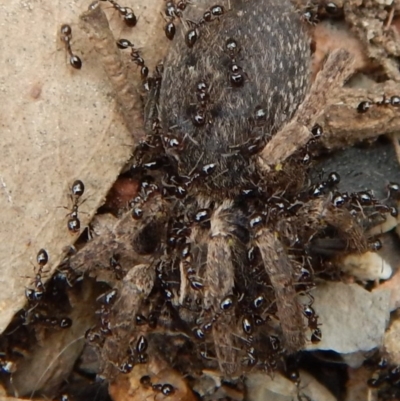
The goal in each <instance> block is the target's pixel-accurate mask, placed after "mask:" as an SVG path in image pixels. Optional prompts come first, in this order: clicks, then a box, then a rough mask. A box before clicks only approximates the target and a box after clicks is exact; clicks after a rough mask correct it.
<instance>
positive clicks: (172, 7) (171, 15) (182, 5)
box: [164, 0, 187, 40]
mask: <svg viewBox="0 0 400 401" xmlns="http://www.w3.org/2000/svg"><path fill="white" fill-rule="evenodd" d="M186 6H187V2H186V1H185V0H180V1H178V3H177V4H174V3H173V2H172V1H168V2H167V4H166V5H165V11H164V13H165V16H166V18H167V19H168V22H167V24H166V25H165V28H164V32H165V36H166V37H167V38H168V39H169V40H172V39H173V38H174V36H175V33H176V28H175V24H174V20H175V18H182V11H184V10H185V9H186Z"/></svg>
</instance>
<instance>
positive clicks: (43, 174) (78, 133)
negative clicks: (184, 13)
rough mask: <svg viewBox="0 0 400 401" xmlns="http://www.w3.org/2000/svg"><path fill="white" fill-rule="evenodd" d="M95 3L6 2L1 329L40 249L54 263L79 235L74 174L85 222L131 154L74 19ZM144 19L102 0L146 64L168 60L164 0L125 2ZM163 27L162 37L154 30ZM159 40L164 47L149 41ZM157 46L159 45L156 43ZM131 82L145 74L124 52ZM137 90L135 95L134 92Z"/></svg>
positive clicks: (1, 80)
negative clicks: (72, 60)
mask: <svg viewBox="0 0 400 401" xmlns="http://www.w3.org/2000/svg"><path fill="white" fill-rule="evenodd" d="M89 3H90V2H89V1H87V2H81V1H78V0H76V1H69V2H61V1H58V2H46V1H43V0H42V1H38V2H23V1H21V2H10V1H7V0H0V10H1V15H2V23H1V25H0V30H1V39H0V51H1V54H2V58H1V61H0V63H1V72H0V96H1V103H2V108H1V111H0V118H1V123H2V124H1V126H2V141H1V145H0V146H1V149H2V152H1V156H2V157H1V158H0V221H1V225H2V229H1V231H0V236H1V237H0V266H1V271H2V276H1V279H0V330H1V331H3V330H4V328H5V327H6V326H7V324H8V322H9V321H10V319H11V317H12V316H13V315H14V313H15V312H16V311H17V310H18V309H20V308H21V307H22V306H23V304H24V303H25V297H24V289H25V287H26V286H28V285H29V284H30V282H31V279H29V278H26V277H25V276H31V277H32V276H33V274H34V273H33V265H34V262H35V259H36V254H37V252H38V251H39V249H41V248H45V249H46V250H47V252H48V254H49V256H50V261H49V266H50V267H51V269H54V268H55V267H56V266H57V265H58V264H59V262H60V260H61V258H62V257H63V254H64V252H65V249H66V248H68V246H69V245H71V244H72V243H73V242H74V241H75V240H76V237H77V236H76V235H75V236H71V234H70V233H69V232H68V230H67V225H66V224H67V218H66V214H67V213H68V210H66V209H65V208H63V207H64V206H65V207H67V208H69V210H70V208H71V200H70V199H69V196H68V194H69V191H70V188H71V185H72V183H73V181H74V180H76V179H78V178H79V179H80V180H82V181H83V182H84V184H85V193H84V195H83V197H82V199H83V200H85V201H84V203H83V204H82V205H81V206H80V207H79V212H80V214H79V218H80V220H81V225H82V227H84V226H85V225H87V224H88V222H89V221H90V219H91V217H92V216H93V214H94V213H95V212H96V210H97V208H98V207H99V206H100V205H101V204H102V202H103V201H104V198H105V196H106V194H107V192H108V190H109V188H110V187H111V185H112V184H113V182H114V181H115V179H116V177H117V176H118V174H119V172H120V170H121V168H122V167H123V166H124V164H125V163H126V161H127V160H128V159H129V157H130V155H131V151H132V145H133V137H132V134H131V133H130V132H128V130H127V129H126V128H125V124H124V122H123V121H122V119H121V117H120V115H119V113H118V110H117V108H116V103H115V98H114V95H113V88H112V87H111V85H110V83H109V81H108V80H107V78H106V76H105V74H104V71H103V69H102V65H101V60H99V58H98V56H97V54H96V53H95V52H94V51H93V49H92V44H91V42H90V41H89V39H88V38H87V36H86V35H85V33H84V32H83V31H82V30H81V29H80V26H79V25H78V21H79V15H80V14H81V12H83V11H84V10H85V9H87V7H88V5H89ZM128 3H130V2H129V1H127V4H126V5H127V6H131V7H132V8H133V9H134V11H135V13H136V15H137V16H138V25H137V27H135V28H129V29H128V28H127V27H125V25H124V24H123V22H122V21H121V20H120V18H119V15H118V13H117V12H116V11H115V10H114V9H113V8H112V7H110V6H105V5H106V4H109V3H104V4H102V6H105V7H104V8H107V10H106V11H107V13H108V14H109V16H110V18H111V20H112V24H113V25H114V26H115V27H116V28H115V29H114V33H116V36H117V37H121V36H122V37H127V38H128V39H130V40H132V41H133V38H134V41H135V44H136V45H138V46H140V47H143V48H144V49H146V51H144V53H143V55H144V57H148V60H149V66H150V68H151V66H152V65H154V63H155V62H156V61H158V60H159V59H160V58H162V55H161V54H162V51H161V50H162V47H166V44H167V41H166V42H163V40H159V39H160V37H161V38H162V37H163V35H162V25H163V23H162V22H160V18H161V16H160V13H159V10H160V7H161V6H162V2H161V1H160V0H152V1H147V2H146V4H134V3H133V2H131V3H132V4H128ZM63 23H68V24H70V25H71V27H72V42H71V45H72V50H73V52H74V53H76V54H77V55H78V56H79V57H80V58H81V59H82V62H83V66H82V69H81V70H75V69H73V68H72V67H71V66H70V65H69V63H68V57H67V53H66V51H65V46H64V43H63V42H61V40H60V38H59V32H60V27H61V24H63ZM156 33H157V34H156ZM154 37H157V44H158V46H153V45H149V43H151V40H152V39H153V38H154ZM160 47H161V48H160ZM124 60H125V61H126V62H127V65H128V67H129V70H130V72H131V73H132V74H131V75H132V77H133V81H132V82H133V83H134V84H135V85H136V87H137V88H139V86H140V78H139V72H138V71H136V66H135V65H134V64H132V63H131V62H130V60H129V55H128V54H127V55H126V56H124ZM138 96H139V94H138Z"/></svg>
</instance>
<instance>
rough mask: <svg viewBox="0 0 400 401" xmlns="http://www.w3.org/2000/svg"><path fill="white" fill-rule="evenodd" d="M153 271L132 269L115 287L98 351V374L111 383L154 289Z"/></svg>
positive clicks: (140, 267)
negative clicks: (115, 296) (107, 330)
mask: <svg viewBox="0 0 400 401" xmlns="http://www.w3.org/2000/svg"><path fill="white" fill-rule="evenodd" d="M154 281H155V269H154V266H151V265H149V264H139V265H136V266H134V267H133V268H132V269H131V270H130V271H129V272H128V273H127V275H126V276H125V277H124V279H123V280H122V282H120V283H119V284H120V285H119V290H120V295H119V297H118V299H117V300H116V302H115V304H114V305H113V307H112V309H111V313H110V316H109V324H110V329H111V333H112V334H111V335H110V336H108V337H107V338H106V340H105V342H104V345H103V347H102V350H101V362H102V366H101V372H102V375H104V377H106V378H108V379H111V378H113V377H115V376H116V374H117V373H119V369H118V366H120V365H121V363H122V362H123V361H124V358H126V355H127V351H128V349H129V345H130V342H131V341H132V340H133V335H134V329H135V322H136V315H137V314H138V313H139V312H140V308H141V305H142V301H143V300H145V299H146V298H147V297H148V296H149V294H150V292H151V290H152V288H153V285H154Z"/></svg>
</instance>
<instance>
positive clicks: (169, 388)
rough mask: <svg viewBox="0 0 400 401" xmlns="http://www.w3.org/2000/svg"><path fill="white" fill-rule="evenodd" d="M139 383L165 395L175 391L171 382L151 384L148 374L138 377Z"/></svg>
mask: <svg viewBox="0 0 400 401" xmlns="http://www.w3.org/2000/svg"><path fill="white" fill-rule="evenodd" d="M140 384H141V385H142V386H145V387H151V388H152V389H153V390H154V391H156V392H158V393H162V394H163V395H165V396H166V397H168V396H170V395H172V394H174V393H175V388H174V386H173V385H172V384H169V383H166V384H161V383H157V384H153V383H152V382H151V377H150V376H147V375H146V376H142V377H141V378H140Z"/></svg>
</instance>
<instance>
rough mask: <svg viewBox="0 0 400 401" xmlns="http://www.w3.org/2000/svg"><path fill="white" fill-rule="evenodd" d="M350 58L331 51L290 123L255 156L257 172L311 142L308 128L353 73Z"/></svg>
mask: <svg viewBox="0 0 400 401" xmlns="http://www.w3.org/2000/svg"><path fill="white" fill-rule="evenodd" d="M352 61H353V58H352V56H351V55H350V53H348V52H347V51H346V50H344V49H340V50H336V51H333V52H332V53H331V54H330V55H329V57H328V59H327V61H326V63H325V65H324V67H323V69H322V70H321V71H320V72H319V73H318V74H317V77H316V79H315V81H314V83H313V84H312V86H311V89H310V92H309V93H308V95H307V96H306V98H305V99H304V101H303V103H302V104H301V105H300V106H299V108H298V109H297V111H296V113H295V115H294V117H293V119H292V120H291V121H290V122H289V123H287V124H286V125H285V126H284V127H283V128H282V129H281V130H280V131H279V132H277V133H276V134H275V135H274V137H273V138H272V139H271V140H270V141H269V142H268V143H267V145H266V146H265V148H264V149H263V150H262V152H261V153H260V155H259V158H258V163H259V166H260V168H261V171H265V172H268V171H270V170H271V167H270V166H275V165H277V164H279V163H282V162H284V161H285V160H286V159H287V158H288V157H289V156H291V155H292V154H293V153H295V152H296V151H297V150H299V149H300V148H302V147H304V146H305V145H306V144H307V142H308V141H309V140H310V139H311V138H312V133H311V128H312V127H313V126H314V125H315V122H316V120H317V118H318V117H319V116H320V115H321V114H322V113H323V111H324V109H325V107H326V106H328V104H329V101H330V99H331V98H332V92H333V91H334V90H336V89H337V88H338V87H340V86H341V85H342V84H343V82H344V81H345V80H346V79H347V78H348V77H349V76H350V75H351V73H353V72H354V70H353V62H352Z"/></svg>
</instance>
